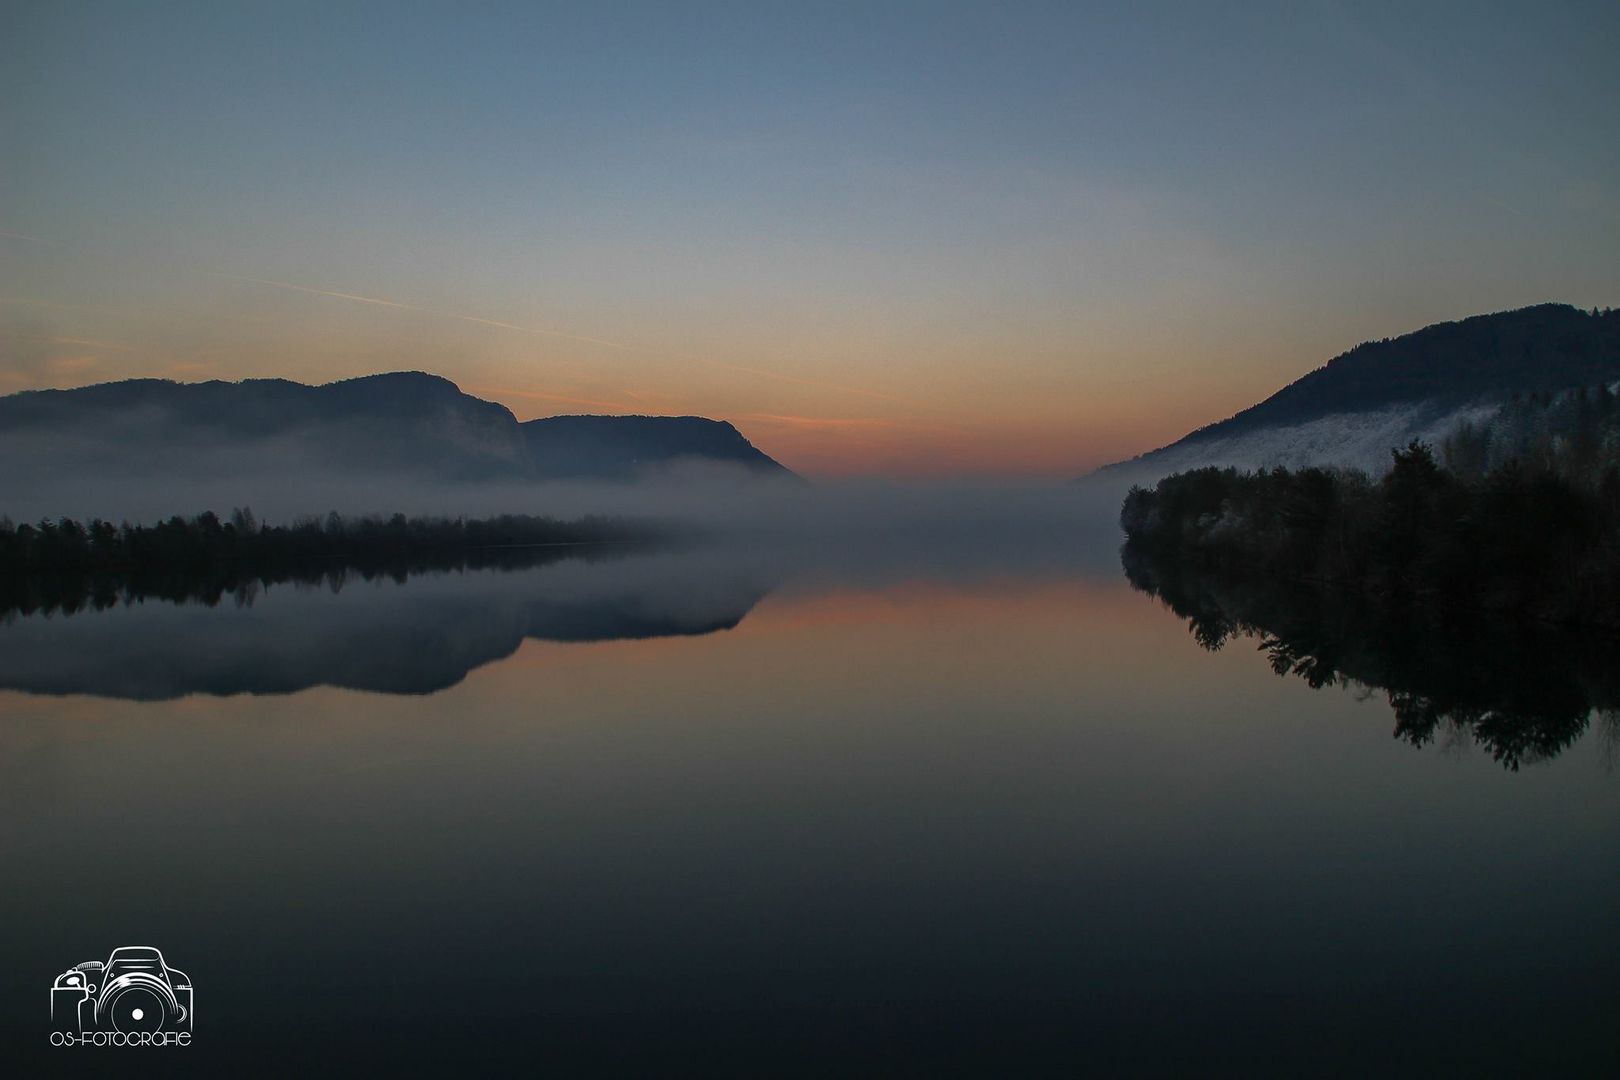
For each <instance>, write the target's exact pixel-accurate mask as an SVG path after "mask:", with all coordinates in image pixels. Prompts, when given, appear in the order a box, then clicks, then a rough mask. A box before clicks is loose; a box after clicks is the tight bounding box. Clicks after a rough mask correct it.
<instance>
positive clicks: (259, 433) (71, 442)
mask: <svg viewBox="0 0 1620 1080" xmlns="http://www.w3.org/2000/svg"><path fill="white" fill-rule="evenodd" d="M0 440H3V442H0V445H5V448H6V449H7V451H8V452H10V453H11V454H12V455H14V456H15V455H17V454H18V453H20V456H21V457H22V458H23V459H24V460H27V459H28V458H29V457H33V458H34V459H35V460H34V462H33V463H34V464H35V465H37V466H38V467H40V468H47V469H51V470H56V471H62V470H67V471H72V470H76V469H80V470H82V469H94V468H97V467H98V466H100V467H106V468H107V469H109V470H110V471H113V472H117V473H131V472H135V473H139V472H142V471H148V472H160V471H163V470H166V469H169V468H173V467H182V466H184V467H190V466H192V465H194V464H195V462H196V457H197V455H198V454H202V453H207V452H209V448H213V449H215V450H217V451H218V452H220V453H226V454H228V453H233V452H236V451H242V450H244V449H251V450H254V451H259V452H262V453H261V456H269V457H276V456H280V457H283V458H285V459H286V460H287V461H288V462H289V463H291V464H293V465H296V466H297V467H301V468H322V467H342V468H345V469H360V470H363V471H364V470H371V471H380V470H391V471H398V472H404V473H420V474H423V475H431V476H433V477H434V478H438V479H455V480H468V479H560V478H573V477H589V478H593V479H630V478H632V477H633V476H635V475H636V474H638V473H640V472H643V471H645V470H647V469H650V468H654V467H660V466H667V465H673V464H675V463H676V462H679V461H689V460H697V461H704V462H710V463H723V464H728V465H733V466H738V467H741V468H742V469H745V470H747V471H749V472H754V473H759V474H770V475H778V476H785V477H792V476H794V475H795V474H793V473H792V472H791V471H790V470H788V469H787V468H786V467H785V466H783V465H781V464H780V463H779V462H777V461H775V460H774V459H772V458H771V457H769V456H768V455H766V454H765V453H764V452H762V451H760V450H759V449H758V448H757V447H755V446H754V445H753V444H752V443H751V442H749V441H748V439H747V438H746V437H745V436H743V434H742V433H741V432H740V431H738V430H737V428H736V427H735V426H734V425H732V424H730V423H729V422H727V421H723V420H712V419H709V418H707V417H697V416H682V417H664V416H613V415H592V414H573V415H569V416H562V417H541V418H538V419H535V420H530V421H519V420H518V419H517V417H516V416H515V415H514V414H513V413H512V411H511V410H510V409H508V408H507V407H506V406H505V405H502V404H500V403H498V402H492V401H486V400H484V399H482V398H479V397H475V396H474V395H471V394H468V393H466V392H465V391H463V390H462V389H461V388H460V387H459V386H457V385H456V384H455V383H454V382H452V381H451V380H449V379H447V378H444V377H443V376H440V375H435V374H432V373H430V372H423V371H402V372H385V373H381V374H375V375H364V376H359V377H356V378H351V379H340V380H334V381H332V382H328V383H322V384H309V383H301V382H296V381H293V380H290V379H274V378H273V379H243V380H239V381H234V382H233V381H227V380H221V379H213V380H208V381H204V382H179V381H176V380H170V379H155V378H144V379H127V380H121V381H116V382H108V383H98V384H94V385H91V386H86V387H77V388H72V389H43V390H26V391H21V392H19V393H15V394H10V395H7V396H5V397H0ZM18 443H21V444H22V445H20V446H19V445H6V444H18ZM30 451H32V453H30Z"/></svg>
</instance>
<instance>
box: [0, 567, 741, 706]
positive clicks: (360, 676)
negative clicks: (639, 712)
mask: <svg viewBox="0 0 1620 1080" xmlns="http://www.w3.org/2000/svg"><path fill="white" fill-rule="evenodd" d="M497 565H499V566H501V569H498V570H497V569H487V570H484V571H481V572H443V571H440V572H426V573H423V572H418V573H417V574H416V575H415V576H411V575H410V573H409V570H408V569H406V568H401V569H400V570H399V572H398V573H394V572H389V573H386V574H376V575H360V574H358V573H353V574H349V575H344V574H343V573H342V572H334V573H332V574H330V575H322V576H318V577H316V578H315V579H314V580H311V581H302V580H301V581H297V582H295V583H293V584H291V585H286V584H284V585H280V586H272V587H269V588H263V587H262V586H260V585H259V584H258V582H257V581H256V579H255V581H253V582H248V583H240V584H237V585H234V586H231V587H230V588H226V587H224V586H223V585H222V583H220V582H217V581H211V580H206V581H205V580H195V579H193V580H185V581H181V580H177V581H175V582H172V583H170V587H169V588H168V590H167V591H160V592H157V593H155V594H152V595H156V596H160V597H165V598H166V599H164V600H159V599H153V598H151V595H147V594H134V595H128V596H127V597H126V598H125V599H123V600H121V601H120V602H117V603H102V604H97V603H94V602H92V603H89V604H88V605H80V606H79V607H77V608H75V609H72V610H76V611H77V614H71V615H69V614H63V609H60V608H58V609H56V610H54V611H51V609H45V611H49V612H50V613H49V614H46V613H45V611H41V612H38V613H36V614H34V615H28V616H21V617H18V616H16V615H15V614H13V616H12V618H11V620H10V623H11V625H8V626H5V627H3V628H0V637H3V640H4V642H5V647H4V649H0V689H10V690H24V691H28V692H31V693H36V694H91V695H95V696H100V697H112V698H124V699H128V700H135V701H159V700H167V699H171V698H178V697H183V696H185V695H187V694H197V693H201V694H212V695H218V696H228V695H232V694H244V693H246V694H286V693H294V692H296V691H299V690H305V689H308V688H310V687H314V686H334V687H341V688H348V689H355V690H370V691H375V692H381V693H391V694H427V693H433V692H435V691H439V690H443V689H445V688H447V687H450V686H454V685H455V684H456V683H459V682H460V681H461V680H462V679H463V678H465V677H466V675H467V673H468V672H470V671H472V670H473V669H475V668H478V667H481V666H483V665H485V664H489V663H492V662H494V661H497V660H501V659H504V658H505V657H508V656H510V655H512V653H514V652H515V651H516V650H517V648H518V646H519V645H521V644H522V643H523V641H524V640H525V639H537V640H542V641H562V642H588V641H609V640H620V639H630V638H654V637H670V636H689V635H698V634H710V633H714V632H716V631H721V630H728V629H731V628H732V627H734V626H736V625H737V624H738V622H740V621H741V620H742V618H743V616H745V615H746V614H747V613H748V612H749V610H750V609H751V608H753V606H754V605H755V604H756V603H758V601H759V600H760V598H761V597H763V596H764V595H765V594H766V592H768V591H769V588H770V581H769V579H768V578H767V577H766V576H765V575H764V574H761V573H756V572H753V571H750V570H746V569H739V568H737V567H735V566H732V565H730V564H728V563H726V562H724V561H721V560H718V559H715V558H707V557H705V556H704V555H703V554H702V553H693V552H685V553H682V552H668V553H663V554H657V553H647V552H645V551H641V552H633V553H632V552H628V551H623V550H615V549H582V548H573V549H552V550H550V551H547V552H533V551H531V552H526V553H518V554H514V555H513V556H511V557H509V558H508V559H506V560H503V561H502V562H500V563H498V564H497ZM407 579H408V580H407ZM232 595H234V596H235V597H236V602H235V603H234V604H232V603H221V602H220V601H221V600H222V599H223V598H225V597H227V596H232ZM186 598H190V599H189V602H188V600H187V599H186ZM174 600H179V602H173V601H174Z"/></svg>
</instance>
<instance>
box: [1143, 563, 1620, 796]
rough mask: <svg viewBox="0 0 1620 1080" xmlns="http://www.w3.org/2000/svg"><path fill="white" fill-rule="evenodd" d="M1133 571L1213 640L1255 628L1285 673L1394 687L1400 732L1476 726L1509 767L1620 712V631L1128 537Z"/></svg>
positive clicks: (1555, 748) (1426, 736)
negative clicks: (1268, 568)
mask: <svg viewBox="0 0 1620 1080" xmlns="http://www.w3.org/2000/svg"><path fill="white" fill-rule="evenodd" d="M1122 561H1123V562H1124V566H1125V574H1126V576H1127V577H1128V578H1129V579H1130V582H1131V584H1132V585H1134V586H1135V587H1136V588H1138V589H1140V590H1142V591H1143V592H1145V593H1147V594H1149V595H1150V596H1155V597H1158V598H1159V599H1160V600H1162V601H1163V602H1164V603H1165V604H1166V606H1168V607H1169V608H1170V610H1171V611H1174V612H1175V613H1176V614H1177V615H1179V616H1181V617H1182V618H1184V619H1186V620H1187V624H1188V628H1189V629H1190V630H1191V631H1192V633H1193V636H1194V637H1196V638H1197V639H1198V643H1199V644H1200V645H1202V646H1204V647H1205V648H1206V649H1210V650H1214V649H1219V648H1220V647H1221V646H1222V645H1224V644H1225V643H1226V642H1227V641H1229V640H1231V639H1233V638H1236V637H1249V638H1255V639H1257V640H1258V641H1259V643H1260V647H1261V648H1262V649H1263V650H1264V651H1265V652H1266V653H1267V655H1268V656H1269V658H1270V660H1271V667H1272V670H1274V671H1275V672H1276V673H1277V674H1278V675H1290V674H1293V675H1298V676H1299V677H1300V678H1302V679H1304V680H1305V681H1306V682H1308V683H1309V684H1310V685H1311V686H1312V687H1313V688H1321V687H1323V686H1326V685H1328V684H1330V683H1335V684H1344V683H1351V682H1353V683H1357V684H1359V685H1361V686H1365V687H1368V688H1376V689H1381V690H1383V691H1385V692H1386V693H1387V695H1388V698H1389V703H1390V707H1391V708H1393V709H1394V711H1395V735H1396V737H1397V738H1401V739H1405V740H1407V741H1408V742H1410V743H1411V744H1412V745H1414V746H1423V745H1425V744H1426V743H1428V742H1430V741H1431V740H1433V739H1434V738H1435V736H1436V734H1437V733H1440V732H1453V733H1471V734H1472V736H1473V738H1474V740H1475V741H1476V742H1478V743H1479V744H1480V745H1481V746H1483V747H1485V748H1486V749H1487V750H1489V751H1490V753H1491V755H1492V756H1493V757H1495V759H1496V760H1497V761H1499V762H1501V763H1502V764H1503V765H1504V766H1506V767H1507V768H1509V769H1513V770H1517V769H1518V768H1519V766H1520V764H1528V763H1531V762H1534V761H1538V760H1544V759H1547V758H1551V757H1554V756H1556V755H1557V754H1558V753H1559V752H1561V751H1562V750H1564V749H1565V748H1567V747H1568V746H1570V745H1572V744H1573V743H1574V742H1575V740H1576V739H1578V738H1579V737H1580V736H1581V734H1582V733H1583V732H1585V731H1586V728H1587V726H1588V724H1589V722H1590V719H1591V714H1592V712H1593V711H1594V710H1596V711H1598V712H1599V713H1600V714H1601V715H1602V716H1603V717H1604V719H1605V721H1606V723H1608V724H1610V725H1616V724H1620V640H1616V639H1614V638H1612V637H1606V636H1602V635H1583V634H1575V633H1569V632H1566V631H1559V630H1553V629H1547V628H1542V627H1535V626H1529V625H1526V624H1523V623H1507V622H1491V621H1489V620H1478V621H1475V622H1472V623H1470V624H1468V625H1466V626H1464V627H1458V626H1455V625H1439V624H1435V625H1430V624H1427V623H1425V622H1424V621H1423V620H1421V619H1417V618H1407V617H1396V616H1391V615H1390V614H1388V613H1387V612H1384V613H1380V612H1378V611H1376V610H1374V609H1373V608H1371V607H1369V606H1366V605H1364V604H1361V603H1358V599H1357V597H1356V596H1355V595H1354V594H1353V593H1351V592H1347V591H1343V590H1338V591H1334V590H1326V589H1314V588H1309V587H1305V586H1301V585H1299V584H1290V583H1282V582H1278V581H1275V580H1272V579H1265V580H1259V579H1249V578H1234V577H1230V576H1226V575H1219V574H1213V573H1208V572H1203V571H1200V570H1198V569H1197V568H1194V567H1191V566H1188V565H1186V564H1184V563H1178V562H1175V561H1172V560H1168V559H1155V558H1153V557H1151V556H1149V555H1147V554H1145V553H1142V552H1139V551H1137V550H1135V549H1133V548H1132V547H1131V546H1130V545H1127V546H1126V549H1125V552H1124V555H1123V560H1122Z"/></svg>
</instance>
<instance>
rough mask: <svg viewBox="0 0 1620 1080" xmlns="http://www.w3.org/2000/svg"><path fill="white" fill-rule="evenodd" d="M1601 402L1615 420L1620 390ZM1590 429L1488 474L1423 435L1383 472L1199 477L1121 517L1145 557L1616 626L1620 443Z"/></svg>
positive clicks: (1145, 499) (1224, 472) (1134, 501)
mask: <svg viewBox="0 0 1620 1080" xmlns="http://www.w3.org/2000/svg"><path fill="white" fill-rule="evenodd" d="M1593 397H1596V395H1593ZM1598 400H1600V401H1602V400H1604V399H1602V398H1598ZM1514 407H1518V406H1514ZM1559 407H1560V408H1562V407H1563V406H1562V405H1560V406H1559ZM1541 408H1542V412H1543V413H1547V412H1549V411H1551V403H1550V402H1544V403H1542V407H1541ZM1604 408H1605V409H1606V410H1607V415H1608V417H1609V424H1610V427H1613V426H1614V424H1615V423H1616V422H1617V421H1616V418H1617V417H1620V409H1615V408H1614V407H1613V402H1612V395H1611V396H1610V398H1609V399H1608V400H1607V403H1606V404H1605V405H1604ZM1576 411H1578V410H1576ZM1577 434H1578V432H1577ZM1587 434H1588V436H1589V437H1585V438H1578V437H1575V435H1571V434H1570V433H1569V432H1568V431H1567V430H1566V431H1565V432H1563V433H1548V434H1546V436H1545V437H1544V438H1541V439H1538V440H1535V441H1534V442H1533V445H1534V446H1535V448H1536V451H1537V452H1536V453H1535V454H1534V455H1528V456H1519V455H1513V456H1508V457H1505V458H1503V459H1502V460H1501V461H1500V462H1499V463H1498V464H1495V465H1493V466H1489V467H1487V468H1484V469H1479V470H1476V469H1471V468H1462V467H1457V466H1453V467H1447V466H1446V465H1444V464H1442V463H1441V461H1439V460H1437V459H1436V456H1435V453H1434V451H1433V449H1432V448H1431V447H1429V446H1427V445H1424V444H1420V443H1416V442H1414V443H1412V444H1410V445H1408V446H1406V447H1404V448H1402V449H1397V450H1394V451H1392V467H1391V469H1390V470H1389V472H1387V473H1386V474H1384V475H1383V476H1382V477H1380V478H1377V479H1374V478H1372V477H1370V476H1368V475H1367V474H1366V473H1363V472H1359V471H1355V470H1344V469H1326V468H1307V469H1300V470H1297V471H1295V470H1289V469H1283V468H1279V469H1269V470H1267V469H1262V470H1260V471H1258V472H1253V473H1249V472H1238V471H1237V470H1235V469H1218V468H1206V469H1195V470H1192V471H1190V472H1185V473H1180V474H1177V475H1175V476H1170V477H1166V478H1165V479H1163V480H1161V481H1159V483H1158V484H1157V485H1156V486H1155V487H1154V488H1140V487H1137V488H1132V490H1131V492H1130V494H1129V495H1127V496H1126V498H1125V503H1124V506H1123V507H1122V509H1121V514H1120V524H1121V525H1122V526H1123V528H1124V530H1125V534H1126V543H1127V547H1128V548H1132V549H1134V550H1136V551H1137V552H1141V553H1148V554H1151V555H1153V556H1155V557H1158V558H1164V557H1173V558H1175V559H1180V560H1185V561H1187V562H1189V563H1192V564H1195V565H1199V566H1203V567H1207V568H1214V569H1219V570H1222V571H1226V572H1231V573H1238V574H1256V575H1268V576H1281V577H1289V578H1295V579H1300V580H1308V581H1317V582H1328V583H1333V584H1336V585H1340V586H1345V587H1351V588H1354V589H1356V590H1358V591H1359V592H1360V593H1362V594H1363V595H1364V596H1365V597H1367V598H1368V599H1369V600H1370V601H1372V602H1375V603H1378V604H1380V605H1383V606H1385V607H1408V606H1419V607H1423V608H1425V609H1428V610H1430V611H1433V612H1437V613H1439V614H1441V615H1444V616H1447V617H1462V616H1464V615H1466V614H1468V613H1476V612H1479V611H1490V612H1498V613H1502V614H1506V615H1512V616H1516V617H1524V618H1534V619H1544V620H1550V621H1556V622H1568V623H1580V624H1589V625H1598V626H1605V627H1610V628H1614V629H1620V464H1617V463H1616V462H1615V460H1614V459H1615V457H1616V455H1617V453H1620V434H1617V433H1615V432H1613V431H1605V428H1604V426H1603V425H1600V424H1593V425H1592V427H1590V428H1589V429H1587Z"/></svg>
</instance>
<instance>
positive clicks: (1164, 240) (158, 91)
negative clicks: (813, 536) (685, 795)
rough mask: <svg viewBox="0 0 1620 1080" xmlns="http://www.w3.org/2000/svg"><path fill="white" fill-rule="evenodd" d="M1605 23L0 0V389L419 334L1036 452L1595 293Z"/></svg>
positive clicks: (902, 441) (268, 360)
mask: <svg viewBox="0 0 1620 1080" xmlns="http://www.w3.org/2000/svg"><path fill="white" fill-rule="evenodd" d="M1617 57H1620V5H1617V4H1614V3H1612V2H1597V3H1564V4H1557V3H1521V4H1491V3H1462V4H1450V5H1415V4H1411V3H1388V4H1383V3H1368V4H1360V3H1358V4H1350V3H1343V4H1339V3H1331V2H1297V3H1285V4H1276V5H1271V4H1264V5H1262V4H1243V5H1226V4H1221V5H1216V4H1202V3H1199V4H1080V3H1052V4H1027V3H1026V4H1017V3H977V4H947V3H927V4H889V3H861V4H850V5H837V4H830V3H797V4H774V3H767V2H761V0H754V2H750V3H739V4H723V5H711V4H695V3H694V4H684V3H656V4H616V3H608V2H602V3H590V4H586V3H578V4H570V5H542V4H533V3H531V4H512V5H500V4H481V3H480V4H459V5H450V4H439V5H425V4H422V5H418V4H405V3H378V4H333V3H318V4H308V5H304V4H295V3H289V2H285V0H283V2H277V3H274V4H261V5H252V4H237V3H231V4H217V3H208V4H197V5H188V4H157V3H149V4H123V3H119V4H106V5H86V4H78V3H65V2H40V3H18V2H15V0H0V392H10V391H14V390H20V389H26V388H31V387H41V386H74V385H82V384H85V383H90V382H98V381H104V380H108V379H116V378H128V377H133V376H153V375H155V376H167V377H172V378H179V379H188V380H189V379H201V378H213V377H219V378H232V379H234V378H243V377H248V376H284V377H288V378H294V379H299V380H303V381H315V382H321V381H329V380H331V379H336V378H343V377H347V376H352V375H359V374H365V373H369V372H377V371H388V370H397V369H408V368H418V369H424V370H430V371H434V372H437V373H440V374H443V375H446V376H448V377H449V378H451V379H454V380H455V381H456V382H458V383H459V384H460V385H461V386H462V387H463V389H466V390H468V391H469V392H472V393H476V394H478V395H480V396H483V397H488V398H492V399H494V400H498V401H501V402H503V403H505V404H506V405H508V406H510V407H511V408H512V410H513V411H514V412H515V413H517V414H518V416H519V417H520V418H523V419H527V418H529V417H532V416H541V415H548V414H552V413H558V412H647V413H699V414H704V415H709V416H718V417H724V418H727V419H731V420H733V421H734V422H735V423H736V424H737V425H738V426H739V427H740V428H741V429H742V430H743V431H744V432H745V433H746V434H748V435H749V436H750V437H752V438H753V439H754V441H755V442H756V443H757V444H758V445H760V446H761V447H762V448H763V449H765V450H766V451H767V452H770V453H772V454H774V455H775V456H777V457H779V458H780V459H781V460H782V461H784V463H786V464H788V465H790V466H792V467H794V468H796V469H800V470H802V471H804V472H806V473H809V474H811V475H830V474H839V473H851V472H876V473H900V474H904V473H956V472H990V473H998V472H1007V473H1014V472H1019V473H1036V474H1052V475H1071V474H1074V473H1076V472H1078V471H1081V470H1083V469H1085V468H1089V467H1091V466H1094V465H1097V464H1100V463H1103V462H1106V461H1109V460H1114V459H1117V458H1120V457H1124V456H1129V455H1131V454H1135V453H1138V452H1140V451H1143V450H1146V449H1150V448H1152V447H1154V446H1157V445H1160V444H1162V443H1164V442H1167V441H1169V440H1171V439H1173V438H1176V437H1178V436H1179V435H1181V434H1183V433H1184V432H1185V431H1187V430H1188V429H1189V428H1191V427H1195V426H1197V425H1199V424H1202V423H1206V422H1209V421H1211V420H1215V419H1219V418H1221V417H1224V416H1226V415H1229V414H1230V413H1232V412H1234V411H1236V410H1237V409H1239V408H1241V407H1243V406H1245V405H1248V404H1251V403H1252V402H1254V401H1256V400H1258V399H1259V398H1261V397H1263V396H1265V395H1266V394H1268V393H1270V392H1271V391H1273V390H1275V389H1276V388H1277V387H1279V386H1281V385H1282V384H1284V383H1286V382H1288V381H1289V380H1291V379H1293V378H1295V377H1297V376H1299V375H1300V374H1303V373H1304V372H1305V371H1307V370H1309V369H1311V368H1313V367H1316V366H1318V365H1320V364H1321V363H1322V362H1324V361H1325V360H1326V359H1327V358H1328V357H1330V356H1332V355H1334V354H1336V353H1338V352H1341V351H1343V350H1344V349H1346V348H1348V347H1350V346H1352V345H1354V344H1356V343H1357V342H1359V341H1362V340H1365V339H1368V338H1379V337H1384V336H1389V335H1394V334H1398V333H1402V332H1405V331H1409V330H1413V329H1416V328H1418V327H1420V326H1423V325H1425V324H1428V323H1431V322H1435V321H1439V320H1443V319H1450V318H1460V317H1463V316H1466V315H1470V314H1475V313H1479V312H1484V311H1492V310H1500V309H1504V308H1513V307H1520V306H1524V305H1526V304H1531V303H1538V302H1541V301H1546V300H1563V301H1568V302H1570V303H1574V304H1578V305H1581V306H1583V307H1590V306H1593V305H1597V306H1610V305H1617V304H1620V62H1617V60H1616V58H1617ZM339 294H342V295H339Z"/></svg>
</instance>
